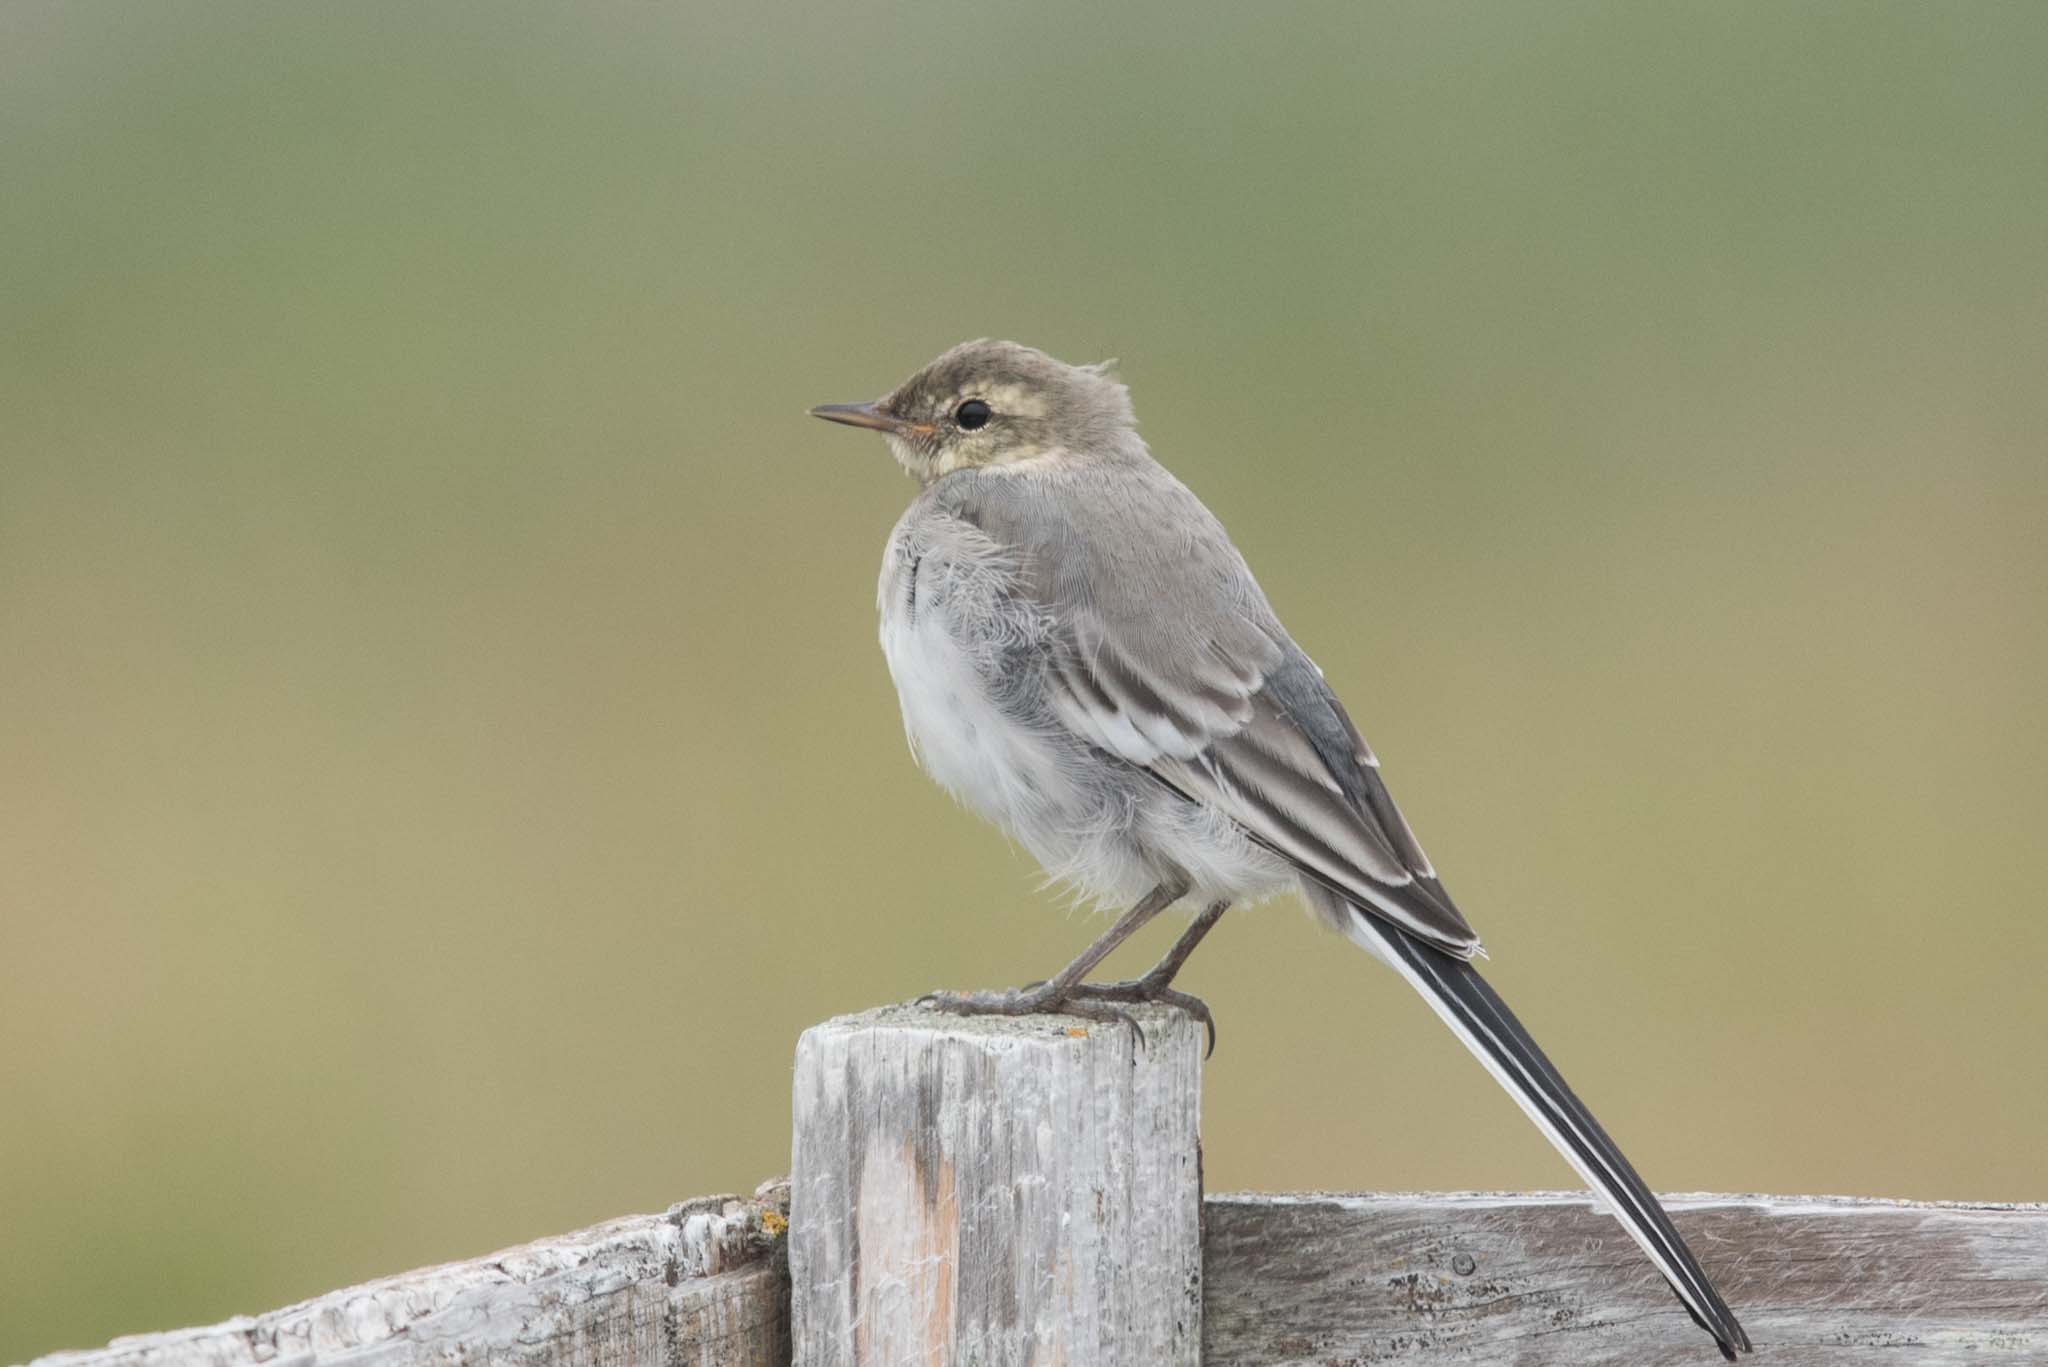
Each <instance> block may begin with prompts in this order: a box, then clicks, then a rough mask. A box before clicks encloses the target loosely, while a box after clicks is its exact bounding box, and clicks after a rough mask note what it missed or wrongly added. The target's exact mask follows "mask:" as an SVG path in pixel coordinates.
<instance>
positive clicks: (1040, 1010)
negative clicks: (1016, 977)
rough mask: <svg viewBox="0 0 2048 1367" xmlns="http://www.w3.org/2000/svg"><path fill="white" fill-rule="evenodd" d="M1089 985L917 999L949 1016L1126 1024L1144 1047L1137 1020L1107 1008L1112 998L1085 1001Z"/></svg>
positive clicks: (939, 994)
mask: <svg viewBox="0 0 2048 1367" xmlns="http://www.w3.org/2000/svg"><path fill="white" fill-rule="evenodd" d="M1089 986H1091V984H1088V983H1082V984H1081V985H1080V986H1079V987H1076V988H1072V989H1070V990H1068V991H1066V992H1064V993H1063V992H1061V991H1060V990H1059V989H1058V988H1057V987H1056V986H1055V985H1054V984H1052V983H1032V984H1031V985H1030V986H1029V987H1009V988H1004V989H1003V990H1002V991H999V992H927V993H926V994H925V995H924V996H922V997H919V998H918V999H917V1004H918V1005H919V1006H922V1007H925V1008H927V1009H928V1010H932V1011H943V1012H945V1013H946V1014H947V1015H949V1016H1079V1017H1081V1019H1083V1020H1092V1021H1102V1022H1104V1023H1107V1024H1111V1025H1128V1026H1130V1027H1131V1034H1132V1036H1133V1037H1135V1038H1136V1039H1137V1041H1138V1047H1139V1048H1143V1047H1144V1045H1145V1031H1144V1029H1143V1028H1142V1027H1140V1026H1139V1024H1138V1021H1137V1018H1136V1017H1135V1016H1133V1015H1131V1013H1130V1012H1128V1011H1125V1010H1123V1009H1121V1008H1119V1007H1116V1006H1112V1005H1110V1004H1109V1003H1110V1001H1111V1000H1114V999H1104V1000H1100V1001H1097V1000H1089V999H1086V998H1084V995H1083V993H1084V990H1085V989H1086V988H1088V987H1089ZM1132 1000H1138V999H1137V998H1132Z"/></svg>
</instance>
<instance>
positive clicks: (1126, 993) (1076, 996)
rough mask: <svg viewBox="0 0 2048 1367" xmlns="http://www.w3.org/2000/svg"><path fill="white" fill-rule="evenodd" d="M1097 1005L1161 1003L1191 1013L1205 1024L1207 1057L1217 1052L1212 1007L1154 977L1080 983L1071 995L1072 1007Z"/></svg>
mask: <svg viewBox="0 0 2048 1367" xmlns="http://www.w3.org/2000/svg"><path fill="white" fill-rule="evenodd" d="M1077 1000H1079V1001H1097V1002H1157V1003H1159V1004H1160V1005H1162V1006H1171V1007H1175V1008H1177V1009H1179V1010H1182V1011H1185V1012H1187V1013H1188V1014H1189V1015H1190V1016H1193V1017H1194V1018H1195V1019H1196V1020H1198V1021H1200V1022H1201V1023H1202V1026H1203V1028H1204V1029H1205V1030H1207V1031H1208V1035H1209V1047H1208V1049H1207V1050H1206V1051H1205V1052H1204V1053H1203V1055H1202V1057H1203V1058H1205V1059H1206V1058H1209V1057H1211V1056H1213V1055H1214V1054H1215V1052H1216V1017H1215V1015H1214V1014H1213V1013H1211V1012H1210V1010H1209V1004H1208V1003H1207V1002H1205V1001H1203V1000H1202V999H1201V998H1200V997H1197V996H1195V995H1193V994H1192V993H1188V992H1177V991H1175V990H1174V989H1173V988H1170V987H1168V986H1166V985H1165V984H1164V983H1162V982H1158V981H1156V980H1154V979H1152V978H1150V977H1145V978H1130V979H1126V980H1125V981H1123V982H1117V983H1076V984H1074V988H1073V991H1072V992H1071V993H1069V994H1068V1001H1069V1006H1068V1007H1067V1008H1066V1009H1069V1010H1071V1009H1072V1006H1071V1003H1072V1002H1074V1001H1077Z"/></svg>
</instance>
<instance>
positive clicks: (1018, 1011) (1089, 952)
mask: <svg viewBox="0 0 2048 1367" xmlns="http://www.w3.org/2000/svg"><path fill="white" fill-rule="evenodd" d="M1187 890H1188V887H1187V881H1186V880H1185V879H1182V878H1176V879H1173V880H1171V881H1169V882H1165V883H1161V884H1160V885H1159V886H1158V887H1156V888H1154V889H1152V891H1150V892H1148V893H1146V894H1145V895H1144V896H1143V897H1141V898H1139V899H1138V904H1137V905H1136V906H1134V907H1132V908H1131V909H1130V910H1129V911H1127V912H1125V913H1124V914H1123V915H1122V916H1119V917H1118V918H1117V921H1116V924H1115V925H1113V926H1111V927H1110V928H1109V929H1108V930H1106V931H1104V932H1103V933H1102V934H1101V935H1100V936H1098V937H1097V938H1096V940H1095V943H1093V944H1091V945H1089V946H1088V948H1086V949H1084V950H1082V951H1081V953H1080V954H1079V956H1078V957H1076V958H1075V960H1074V962H1072V963H1070V964H1068V965H1067V966H1066V967H1065V968H1063V969H1061V970H1060V971H1059V972H1058V973H1057V974H1055V975H1054V976H1053V977H1051V978H1049V979H1047V980H1046V981H1044V982H1042V983H1033V984H1031V985H1030V986H1029V987H1023V988H1016V987H1013V988H1008V989H1005V990H1003V991H1001V992H933V993H930V994H928V995H926V996H923V997H920V998H918V1004H919V1005H921V1006H929V1007H931V1008H932V1009H933V1010H935V1011H946V1012H950V1013H951V1014H953V1015H956V1016H1032V1015H1038V1014H1040V1013H1046V1014H1051V1015H1065V1016H1084V1017H1086V1018H1088V1019H1090V1020H1102V1021H1122V1022H1123V1023H1125V1024H1127V1025H1129V1026H1130V1027H1131V1029H1132V1030H1133V1031H1134V1032H1136V1033H1137V1035H1138V1038H1139V1039H1140V1040H1143V1039H1144V1037H1145V1036H1144V1032H1143V1031H1140V1030H1138V1023H1137V1022H1136V1021H1135V1020H1132V1019H1131V1014H1130V1013H1129V1012H1128V1011H1120V1010H1118V1009H1117V1008H1116V1007H1114V1006H1111V1005H1110V1004H1109V1003H1108V1002H1107V1001H1084V1000H1081V999H1080V997H1079V995H1078V994H1077V993H1076V991H1075V989H1076V988H1077V987H1079V986H1080V985H1081V980H1082V979H1083V978H1085V977H1087V976H1088V973H1089V971H1090V970H1091V969H1093V968H1094V967H1095V965H1097V964H1099V963H1101V962H1102V961H1103V960H1104V959H1105V958H1107V957H1108V956H1109V952H1110V951H1111V950H1113V949H1115V948H1116V947H1117V946H1118V945H1120V944H1122V943H1123V942H1124V941H1125V940H1128V939H1129V938H1130V937H1131V935H1132V934H1133V933H1134V932H1136V931H1137V929H1138V928H1139V927H1140V926H1143V925H1144V924H1145V923H1146V922H1147V921H1149V920H1151V919H1152V918H1153V917H1154V916H1157V915H1158V914H1159V913H1160V912H1162V911H1164V910H1166V908H1168V907H1170V906H1172V905H1173V904H1174V903H1175V902H1177V901H1179V900H1180V899H1181V898H1182V897H1183V896H1185V895H1186V894H1187ZM1182 938H1186V937H1185V936H1183V937H1182ZM1193 947H1194V946H1192V945H1190V946H1189V948H1190V949H1192V948H1193ZM1174 948H1175V949H1176V950H1178V949H1179V946H1178V945H1176V946H1175V947H1174ZM1167 957H1168V958H1171V957H1172V955H1168V956H1167ZM1169 976H1171V975H1170V974H1169ZM1131 1000H1133V1001H1136V1000H1141V999H1140V998H1135V997H1134V998H1131ZM1143 1000H1150V999H1149V998H1146V999H1143Z"/></svg>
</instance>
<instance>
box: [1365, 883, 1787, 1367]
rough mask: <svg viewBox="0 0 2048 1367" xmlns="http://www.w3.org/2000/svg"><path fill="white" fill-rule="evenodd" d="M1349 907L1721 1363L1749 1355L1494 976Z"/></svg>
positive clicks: (1730, 1317) (1694, 1266) (1681, 1245)
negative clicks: (1601, 1205)
mask: <svg viewBox="0 0 2048 1367" xmlns="http://www.w3.org/2000/svg"><path fill="white" fill-rule="evenodd" d="M1346 910H1347V911H1349V913H1350V914H1349V915H1348V916H1347V917H1346V918H1345V925H1344V933H1345V934H1346V935H1347V936H1348V937H1350V939H1352V940H1353V941H1355V942H1356V943H1357V944H1358V945H1359V946H1360V947H1361V948H1363V949H1365V950H1367V951H1369V952H1370V953H1372V954H1373V955H1375V956H1376V957H1378V958H1381V959H1384V960H1386V961H1387V962H1388V963H1389V964H1391V965H1393V967H1394V968H1395V970H1397V971H1398V972H1399V973H1400V974H1401V976H1402V977H1404V978H1406V979H1407V980H1408V982H1409V983H1410V985H1412V986H1413V987H1414V988H1415V990H1416V991H1417V992H1420V993H1421V994H1422V996H1423V998H1424V1000H1426V1001H1428V1003H1429V1004H1430V1005H1431V1006H1432V1007H1434V1008H1435V1010H1436V1013H1437V1014H1438V1015H1439V1016H1442V1017H1443V1019H1444V1023H1445V1024H1446V1025H1448V1026H1450V1027H1451V1029H1452V1030H1454V1031H1456V1032H1457V1035H1458V1038H1459V1039H1461V1040H1463V1041H1464V1042H1465V1047H1466V1048H1467V1049H1470V1050H1471V1051H1472V1053H1473V1055H1474V1056H1475V1057H1477V1058H1478V1060H1479V1061H1480V1062H1481V1063H1483V1064H1485V1065H1486V1070H1487V1071H1488V1072H1489V1073H1492V1074H1493V1076H1494V1080H1495V1081H1497V1082H1499V1083H1500V1085H1501V1086H1503V1087H1505V1088H1507V1091H1508V1095H1509V1096H1512V1097H1513V1098H1514V1099H1515V1102H1516V1104H1518V1105H1519V1106H1520V1107H1521V1108H1522V1109H1523V1110H1524V1111H1526V1112H1527V1113H1528V1115H1529V1118H1530V1119H1531V1120H1533V1121H1535V1122H1536V1125H1537V1127H1538V1128H1539V1129H1541V1130H1542V1131H1543V1133H1544V1135H1545V1136H1546V1137H1548V1138H1549V1140H1550V1142H1551V1143H1552V1144H1554V1145H1556V1146H1557V1151H1558V1152H1559V1153H1561V1154H1563V1155H1564V1156H1565V1159H1566V1161H1567V1162H1569V1163H1570V1164H1571V1165H1572V1166H1573V1167H1574V1168H1577V1169H1578V1171H1579V1175H1580V1176H1581V1177H1583V1178H1585V1179H1586V1182H1587V1184H1588V1185H1590V1186H1591V1187H1592V1188H1593V1189H1594V1190H1595V1191H1597V1192H1599V1193H1601V1194H1602V1195H1603V1196H1605V1197H1606V1198H1607V1201H1608V1204H1609V1205H1611V1206H1612V1207H1613V1209H1614V1214H1615V1217H1616V1218H1617V1219H1619V1220H1620V1221H1621V1223H1622V1227H1623V1228H1625V1229H1627V1230H1628V1232H1629V1236H1630V1237H1631V1238H1633V1239H1634V1240H1635V1241H1636V1242H1637V1243H1638V1244H1640V1245H1642V1249H1643V1252H1645V1253H1647V1254H1649V1255H1650V1261H1651V1262H1653V1263H1655V1264H1656V1265H1657V1270H1658V1271H1659V1272H1662V1273H1663V1274H1664V1280H1666V1281H1668V1282H1670V1283H1671V1289H1672V1290H1673V1291H1675V1292H1677V1293H1678V1299H1679V1302H1680V1304H1682V1305H1684V1306H1685V1309H1686V1312H1687V1313H1688V1314H1690V1315H1691V1316H1692V1318H1693V1322H1694V1323H1696V1324H1698V1325H1699V1327H1700V1328H1702V1329H1704V1330H1706V1331H1707V1332H1708V1333H1709V1334H1712V1335H1713V1336H1714V1341H1715V1342H1716V1343H1718V1344H1720V1346H1721V1356H1723V1357H1725V1358H1727V1359H1728V1360H1729V1361H1730V1362H1733V1361H1734V1360H1735V1355H1736V1353H1738V1352H1747V1351H1749V1335H1747V1334H1745V1333H1743V1332H1742V1326H1741V1325H1740V1324H1738V1323H1736V1320H1735V1313H1734V1312H1733V1311H1731V1310H1730V1309H1729V1308H1728V1303H1727V1302H1726V1301H1724V1300H1722V1299H1721V1293H1720V1292H1718V1291H1716V1290H1714V1285H1713V1283H1712V1282H1710V1281H1708V1280H1707V1274H1706V1272H1705V1271H1703V1270H1702V1269H1701V1267H1700V1264H1699V1260H1698V1259H1697V1258H1695V1257H1693V1255H1692V1250H1691V1249H1690V1248H1687V1247H1686V1246H1685V1240H1684V1239H1682V1238H1680V1237H1679V1234H1678V1231H1677V1230H1676V1229H1675V1228H1673V1227H1672V1224H1671V1217H1670V1216H1668V1215H1666V1214H1665V1213H1664V1207H1662V1206H1661V1205H1659V1204H1657V1198H1656V1197H1655V1196H1653V1195H1652V1194H1651V1193H1650V1189H1649V1188H1648V1187H1647V1186H1645V1185H1644V1184H1643V1179H1642V1178H1640V1177H1638V1176H1637V1175H1636V1170H1635V1168H1634V1167H1632V1166H1630V1164H1629V1161H1628V1159H1626V1158H1624V1157H1622V1156H1621V1150H1620V1149H1618V1148H1616V1147H1615V1144H1614V1141H1613V1140H1612V1139H1609V1138H1608V1137H1607V1131H1605V1130H1603V1129H1601V1128H1600V1122H1599V1121H1597V1120H1595V1119H1594V1118H1593V1114H1592V1112H1590V1111H1588V1110H1587V1109H1586V1107H1585V1104H1584V1103H1583V1102H1581V1101H1580V1100H1579V1099H1578V1097H1576V1096H1574V1095H1573V1094H1572V1089H1571V1088H1569V1087H1567V1086H1566V1085H1565V1082H1564V1079H1563V1078H1561V1077H1559V1076H1558V1073H1557V1069H1556V1068H1554V1067H1552V1066H1551V1063H1550V1060H1549V1059H1547V1058H1545V1057H1544V1056H1543V1051H1542V1050H1541V1049H1539V1048H1537V1047H1536V1041H1535V1040H1533V1039H1531V1038H1529V1032H1528V1031H1527V1030H1524V1029H1523V1028H1522V1023H1521V1022H1520V1021H1518V1020H1516V1019H1515V1016H1514V1013H1513V1012H1512V1011H1510V1010H1508V1008H1507V1004H1506V1003H1505V1002H1503V1001H1501V999H1500V997H1499V996H1498V995H1497V994H1496V993H1495V992H1494V990H1493V989H1492V988H1491V987H1489V986H1488V985H1487V982H1486V979H1484V978H1482V977H1480V976H1479V973H1478V971H1477V970H1476V969H1474V968H1473V967H1472V965H1470V964H1468V963H1466V962H1464V961H1463V960H1461V959H1458V958H1455V957H1453V956H1451V955H1449V954H1445V953H1444V952H1443V951H1441V950H1438V949H1433V948H1431V947H1430V946H1428V945H1426V944H1423V943H1422V942H1421V941H1419V940H1416V939H1414V938H1412V937H1411V936H1408V935H1404V934H1402V933H1401V932H1400V931H1399V930H1397V929H1395V928H1394V927H1392V926H1390V925H1388V924H1387V923H1386V922H1384V921H1382V920H1380V919H1379V918H1378V917H1376V916H1372V915H1369V914H1367V913H1365V912H1362V911H1359V910H1357V909H1356V908H1350V907H1347V908H1346Z"/></svg>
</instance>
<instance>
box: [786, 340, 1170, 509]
mask: <svg viewBox="0 0 2048 1367" xmlns="http://www.w3.org/2000/svg"><path fill="white" fill-rule="evenodd" d="M1113 364H1114V363H1113V362H1110V361H1104V362H1102V363H1100V364H1098V365H1068V364H1066V363H1065V362H1064V361H1056V360H1054V359H1053V358H1052V357H1050V356H1048V355H1046V354H1045V353H1044V352H1042V351H1037V350H1034V349H1033V348H1031V347H1027V346H1019V345H1018V344H1017V343H1015V342H998V341H992V340H990V339H988V338H983V339H981V340H980V341H976V342H962V343H961V344H960V345H959V346H956V347H954V348H953V349H952V350H951V351H948V352H946V353H945V354H944V355H942V356H940V357H939V358H938V359H937V360H935V361H933V362H932V363H931V364H930V365H927V366H926V367H925V368H924V369H922V370H920V371H918V372H917V373H916V374H915V375H912V376H911V377H910V378H909V379H907V380H905V381H904V382H903V383H902V384H900V385H897V386H896V387H895V388H894V389H892V390H890V391H889V392H888V393H887V394H885V395H883V396H882V397H881V398H879V399H876V400H875V401H874V402H873V403H828V404H821V405H819V406H818V407H816V408H813V409H812V410H811V416H812V417H814V418H824V419H825V420H826V421H828V422H841V423H845V424H847V425H848V426H850V427H868V428H873V429H874V430H875V431H877V432H880V433H882V434H883V435H884V436H886V437H887V438H888V439H889V449H890V450H891V451H893V452H894V453H895V456H896V459H897V460H899V461H901V462H902V463H903V468H904V469H906V470H908V471H910V473H911V474H913V475H915V476H917V477H918V479H920V480H922V481H923V482H924V483H926V484H929V483H931V482H932V481H933V480H935V479H937V478H939V477H940V476H941V475H948V474H951V473H952V472H953V471H955V470H964V469H968V468H971V467H978V466H988V465H1009V464H1016V463H1019V462H1023V461H1029V460H1037V459H1062V458H1065V459H1088V458H1091V457H1092V456H1094V455H1097V454H1100V453H1104V452H1107V451H1111V450H1115V449H1118V448H1119V447H1120V446H1121V445H1122V443H1123V440H1124V439H1125V437H1126V436H1127V434H1129V433H1130V432H1131V429H1132V427H1133V425H1134V419H1133V418H1132V417H1131V401H1130V396H1129V393H1128V392H1127V391H1126V390H1125V388H1124V386H1123V385H1122V384H1121V383H1119V382H1118V381H1117V379H1116V378H1115V377H1114V376H1113V375H1112V374H1111V370H1110V367H1111V366H1112V365H1113Z"/></svg>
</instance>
